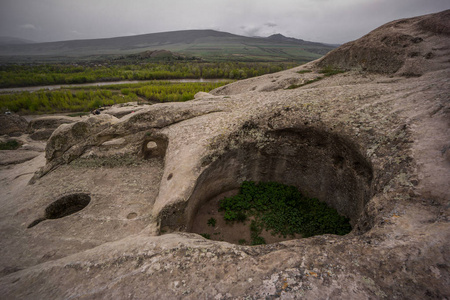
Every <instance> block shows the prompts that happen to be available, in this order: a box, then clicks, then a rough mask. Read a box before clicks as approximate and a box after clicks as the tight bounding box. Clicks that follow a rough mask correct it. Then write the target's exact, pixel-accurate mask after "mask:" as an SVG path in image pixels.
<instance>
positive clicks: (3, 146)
mask: <svg viewBox="0 0 450 300" xmlns="http://www.w3.org/2000/svg"><path fill="white" fill-rule="evenodd" d="M20 145H21V144H20V143H19V142H18V141H16V140H11V141H7V142H4V143H0V150H16V149H18V148H19V147H20Z"/></svg>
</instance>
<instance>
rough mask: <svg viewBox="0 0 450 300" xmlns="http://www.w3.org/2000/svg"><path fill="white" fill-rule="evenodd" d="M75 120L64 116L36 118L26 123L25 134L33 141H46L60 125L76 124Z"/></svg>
mask: <svg viewBox="0 0 450 300" xmlns="http://www.w3.org/2000/svg"><path fill="white" fill-rule="evenodd" d="M76 121H77V119H76V118H71V117H64V116H46V117H41V118H36V119H33V120H31V121H30V123H28V128H27V133H29V134H30V137H31V138H32V139H34V140H47V139H48V138H49V137H50V136H51V135H52V133H53V131H55V129H56V128H58V127H59V126H60V125H61V124H70V123H73V122H76Z"/></svg>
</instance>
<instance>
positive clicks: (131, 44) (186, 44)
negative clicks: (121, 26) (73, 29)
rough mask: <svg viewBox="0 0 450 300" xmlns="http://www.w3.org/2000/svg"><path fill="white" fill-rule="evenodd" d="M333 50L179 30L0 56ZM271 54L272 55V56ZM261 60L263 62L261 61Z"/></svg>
mask: <svg viewBox="0 0 450 300" xmlns="http://www.w3.org/2000/svg"><path fill="white" fill-rule="evenodd" d="M333 48H334V47H333V46H330V45H325V44H321V43H317V42H309V41H303V40H299V39H294V38H286V37H284V36H283V38H280V37H279V36H275V37H274V36H272V37H268V38H261V37H245V36H240V35H236V34H232V33H228V32H222V31H216V30H212V29H205V30H203V29H197V30H180V31H168V32H159V33H149V34H142V35H135V36H121V37H113V38H101V39H82V40H68V41H57V42H45V43H34V44H25V45H0V56H14V57H17V56H29V57H36V56H74V57H85V56H89V55H124V54H125V55H126V54H136V53H138V52H143V51H147V50H168V51H172V52H180V53H183V54H188V55H195V56H200V57H207V58H213V57H214V56H221V55H224V56H228V57H231V58H236V57H233V56H236V55H237V56H239V55H244V56H245V55H246V54H251V56H256V58H255V59H263V58H264V57H265V58H264V59H265V60H267V57H272V58H271V59H276V57H273V56H278V57H285V58H286V59H290V60H299V61H310V60H313V59H316V58H319V57H320V56H322V55H323V54H325V53H327V52H328V51H330V50H332V49H333ZM274 54H275V55H274ZM264 59H263V60H264Z"/></svg>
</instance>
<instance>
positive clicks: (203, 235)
mask: <svg viewBox="0 0 450 300" xmlns="http://www.w3.org/2000/svg"><path fill="white" fill-rule="evenodd" d="M200 235H201V236H202V237H204V238H205V239H208V240H210V239H211V235H210V234H208V233H202V234H200Z"/></svg>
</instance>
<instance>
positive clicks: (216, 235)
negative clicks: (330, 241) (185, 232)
mask: <svg viewBox="0 0 450 300" xmlns="http://www.w3.org/2000/svg"><path fill="white" fill-rule="evenodd" d="M238 193H239V189H234V190H232V191H228V192H225V193H222V194H220V195H218V196H216V197H214V198H212V199H211V200H210V201H208V202H207V203H205V204H204V205H202V207H200V208H199V210H198V212H197V214H196V216H195V217H194V222H193V224H192V230H191V232H194V233H198V234H200V235H202V236H203V237H206V238H208V239H211V240H215V241H226V242H229V243H233V244H240V245H250V244H251V236H250V222H251V221H252V220H251V219H249V220H247V221H245V222H234V223H229V222H226V221H225V219H224V217H223V215H224V213H223V212H219V210H218V208H219V201H220V200H222V199H223V198H226V197H231V196H235V195H237V194H238ZM211 218H213V219H214V220H215V226H211V225H210V224H208V221H209V220H210V219H211ZM260 236H261V237H263V238H264V240H265V241H266V243H267V244H272V243H277V242H281V241H286V240H292V239H299V238H301V237H302V236H301V235H296V236H294V237H292V236H288V237H286V238H285V237H283V236H278V235H272V234H271V233H270V232H268V231H266V230H263V231H262V232H261V234H260Z"/></svg>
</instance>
